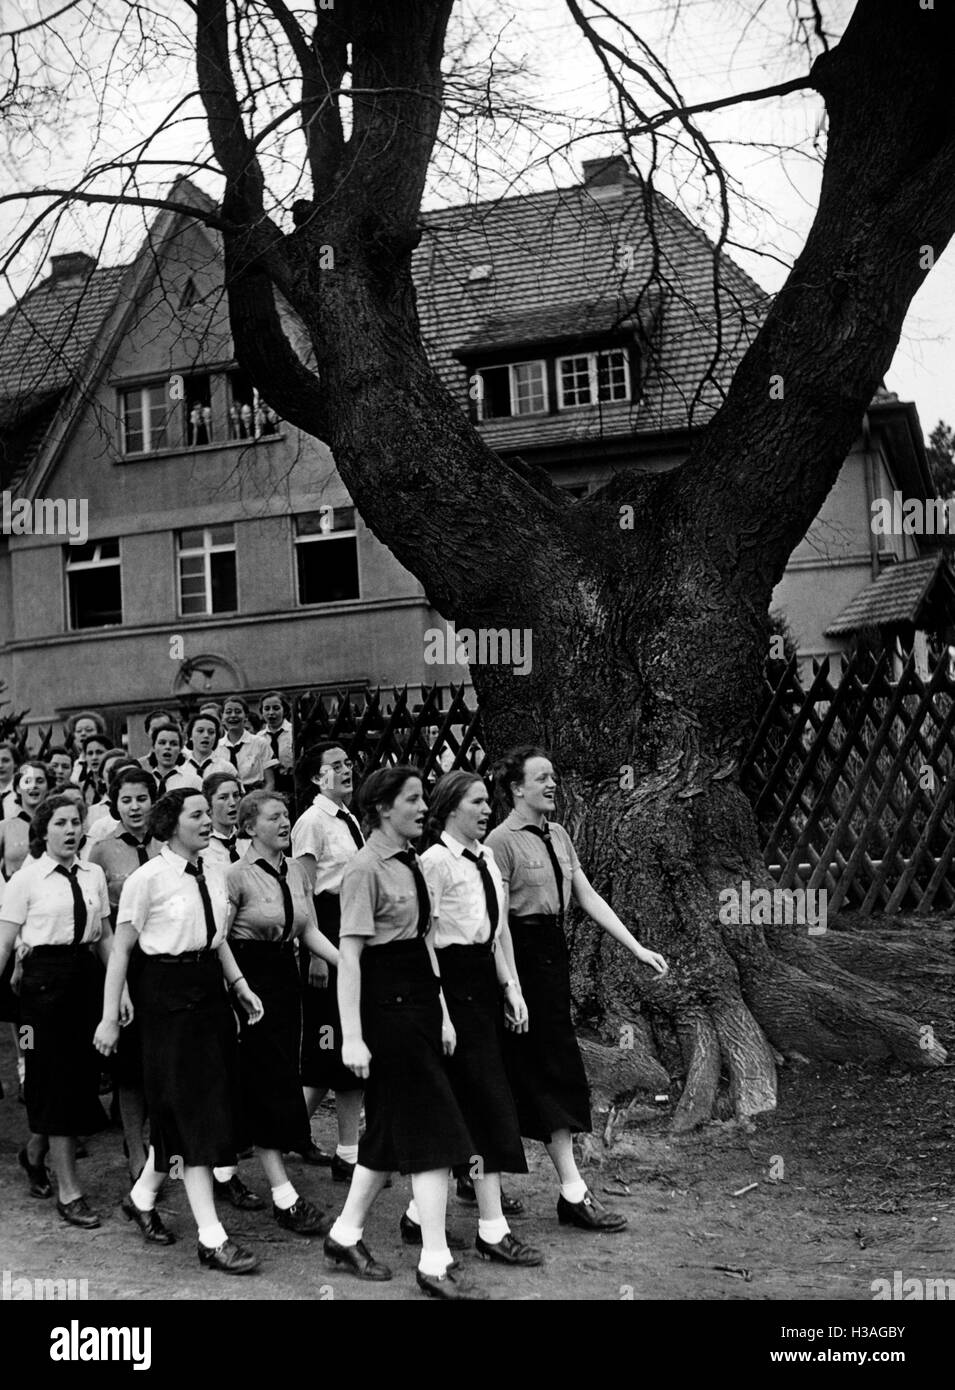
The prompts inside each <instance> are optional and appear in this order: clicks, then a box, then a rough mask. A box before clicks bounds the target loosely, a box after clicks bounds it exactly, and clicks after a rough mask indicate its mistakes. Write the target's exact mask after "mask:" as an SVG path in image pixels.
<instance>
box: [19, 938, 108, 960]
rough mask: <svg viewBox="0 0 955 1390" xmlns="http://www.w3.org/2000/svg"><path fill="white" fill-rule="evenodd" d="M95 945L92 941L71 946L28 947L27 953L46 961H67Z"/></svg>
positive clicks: (79, 942) (73, 943)
mask: <svg viewBox="0 0 955 1390" xmlns="http://www.w3.org/2000/svg"><path fill="white" fill-rule="evenodd" d="M94 944H95V943H94V942H92V941H76V942H71V944H70V945H69V946H28V947H27V951H28V952H29V954H30V955H31V956H32V955H42V956H43V958H44V959H45V960H60V959H63V960H66V959H68V958H69V957H70V956H75V955H78V954H79V952H80V951H85V950H86V948H87V947H88V946H92V945H94Z"/></svg>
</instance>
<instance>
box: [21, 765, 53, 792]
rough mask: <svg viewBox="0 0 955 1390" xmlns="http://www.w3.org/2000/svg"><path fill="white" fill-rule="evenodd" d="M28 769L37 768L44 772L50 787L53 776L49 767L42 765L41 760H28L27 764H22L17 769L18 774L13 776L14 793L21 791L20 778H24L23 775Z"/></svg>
mask: <svg viewBox="0 0 955 1390" xmlns="http://www.w3.org/2000/svg"><path fill="white" fill-rule="evenodd" d="M28 767H33V768H36V769H37V770H38V771H39V772H42V773H43V776H44V777H45V778H46V783H47V786H49V785H50V784H51V783H52V781H53V774H52V772H51V771H50V769H49V768H48V767H47V765H46V763H41V762H40V759H39V758H27V759H26V761H25V762H22V763H21V764H20V766H19V767H18V768H17V770H16V772H15V773H14V774H13V790H14V791H19V789H20V778H21V777H22V776H23V774H24V773H25V772H26V770H27V768H28Z"/></svg>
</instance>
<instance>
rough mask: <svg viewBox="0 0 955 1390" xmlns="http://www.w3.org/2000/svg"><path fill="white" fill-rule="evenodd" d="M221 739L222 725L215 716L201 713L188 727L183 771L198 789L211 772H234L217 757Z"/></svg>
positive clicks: (228, 764)
mask: <svg viewBox="0 0 955 1390" xmlns="http://www.w3.org/2000/svg"><path fill="white" fill-rule="evenodd" d="M221 737H222V725H221V724H220V723H219V721H218V719H217V718H216V717H215V715H214V714H209V713H208V712H207V713H205V714H203V713H202V712H201V711H200V712H199V713H198V714H194V715H193V716H192V718H191V719H190V720H189V723H188V724H187V725H186V750H185V753H184V754H183V759H182V767H181V771H182V774H183V776H184V777H189V776H190V775H191V776H192V778H193V779H195V785H196V786H197V787H201V786H202V781H203V778H204V777H207V776H208V775H209V773H210V772H230V771H234V768H232V765H231V764H230V763H228V762H224V761H223V759H222V758H220V757H218V756H217V755H216V751H215V750H216V744H217V743H218V742H219V740H220V738H221Z"/></svg>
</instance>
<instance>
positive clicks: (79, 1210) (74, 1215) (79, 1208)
mask: <svg viewBox="0 0 955 1390" xmlns="http://www.w3.org/2000/svg"><path fill="white" fill-rule="evenodd" d="M56 1209H57V1211H58V1212H59V1213H60V1215H61V1216H62V1218H63V1220H64V1221H67V1222H69V1224H70V1225H71V1226H79V1227H81V1228H82V1230H84V1231H92V1230H93V1229H94V1228H95V1227H96V1226H98V1225H99V1217H98V1216H97V1215H96V1212H95V1211H93V1209H92V1207H91V1206H90V1205H89V1203H88V1202H87V1200H86V1198H85V1197H74V1199H73V1201H72V1202H57V1204H56Z"/></svg>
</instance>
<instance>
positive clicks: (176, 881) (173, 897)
mask: <svg viewBox="0 0 955 1390" xmlns="http://www.w3.org/2000/svg"><path fill="white" fill-rule="evenodd" d="M201 858H202V856H201V855H200V859H201ZM186 862H187V861H186V860H185V859H183V857H182V855H180V854H176V853H175V852H174V851H173V850H171V849H170V848H169V846H168V845H163V847H162V849H161V850H160V851H159V853H158V854H157V855H156V857H155V859H150V861H149V863H148V864H143V865H142V866H141V867H140V868H138V869H134V870H133V872H132V873H131V874H130V876H129V878H128V879H127V880H126V882H125V883H124V884H123V890H122V892H121V893H120V895H119V911H118V913H117V916H116V925H117V926H118V927H121V926H123V925H124V924H125V923H129V925H130V926H131V927H132V928H133V930H134V931H135V932H136V934H137V935H138V937H139V945H140V948H141V949H142V951H143V952H144V953H145V954H146V955H147V956H161V955H169V956H178V955H181V954H182V953H183V952H184V951H201V950H203V949H204V948H205V946H206V918H205V913H204V912H203V908H202V898H201V897H200V895H199V885H198V883H197V882H196V880H195V878H194V877H193V876H192V875H191V874H187V873H186ZM202 867H203V871H204V875H205V880H206V884H207V886H208V889H209V898H210V901H211V902H212V913H213V917H214V918H215V924H216V931H215V936H214V937H213V939H212V948H213V950H214V949H215V948H216V947H217V946H219V945H221V943H222V942H223V941H224V940H225V934H226V928H227V926H228V921H229V894H228V890H227V888H226V881H225V874H223V873H222V872H221V870H219V869H218V868H217V867H216V866H215V865H214V864H206V863H205V862H204V861H203V865H202Z"/></svg>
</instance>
